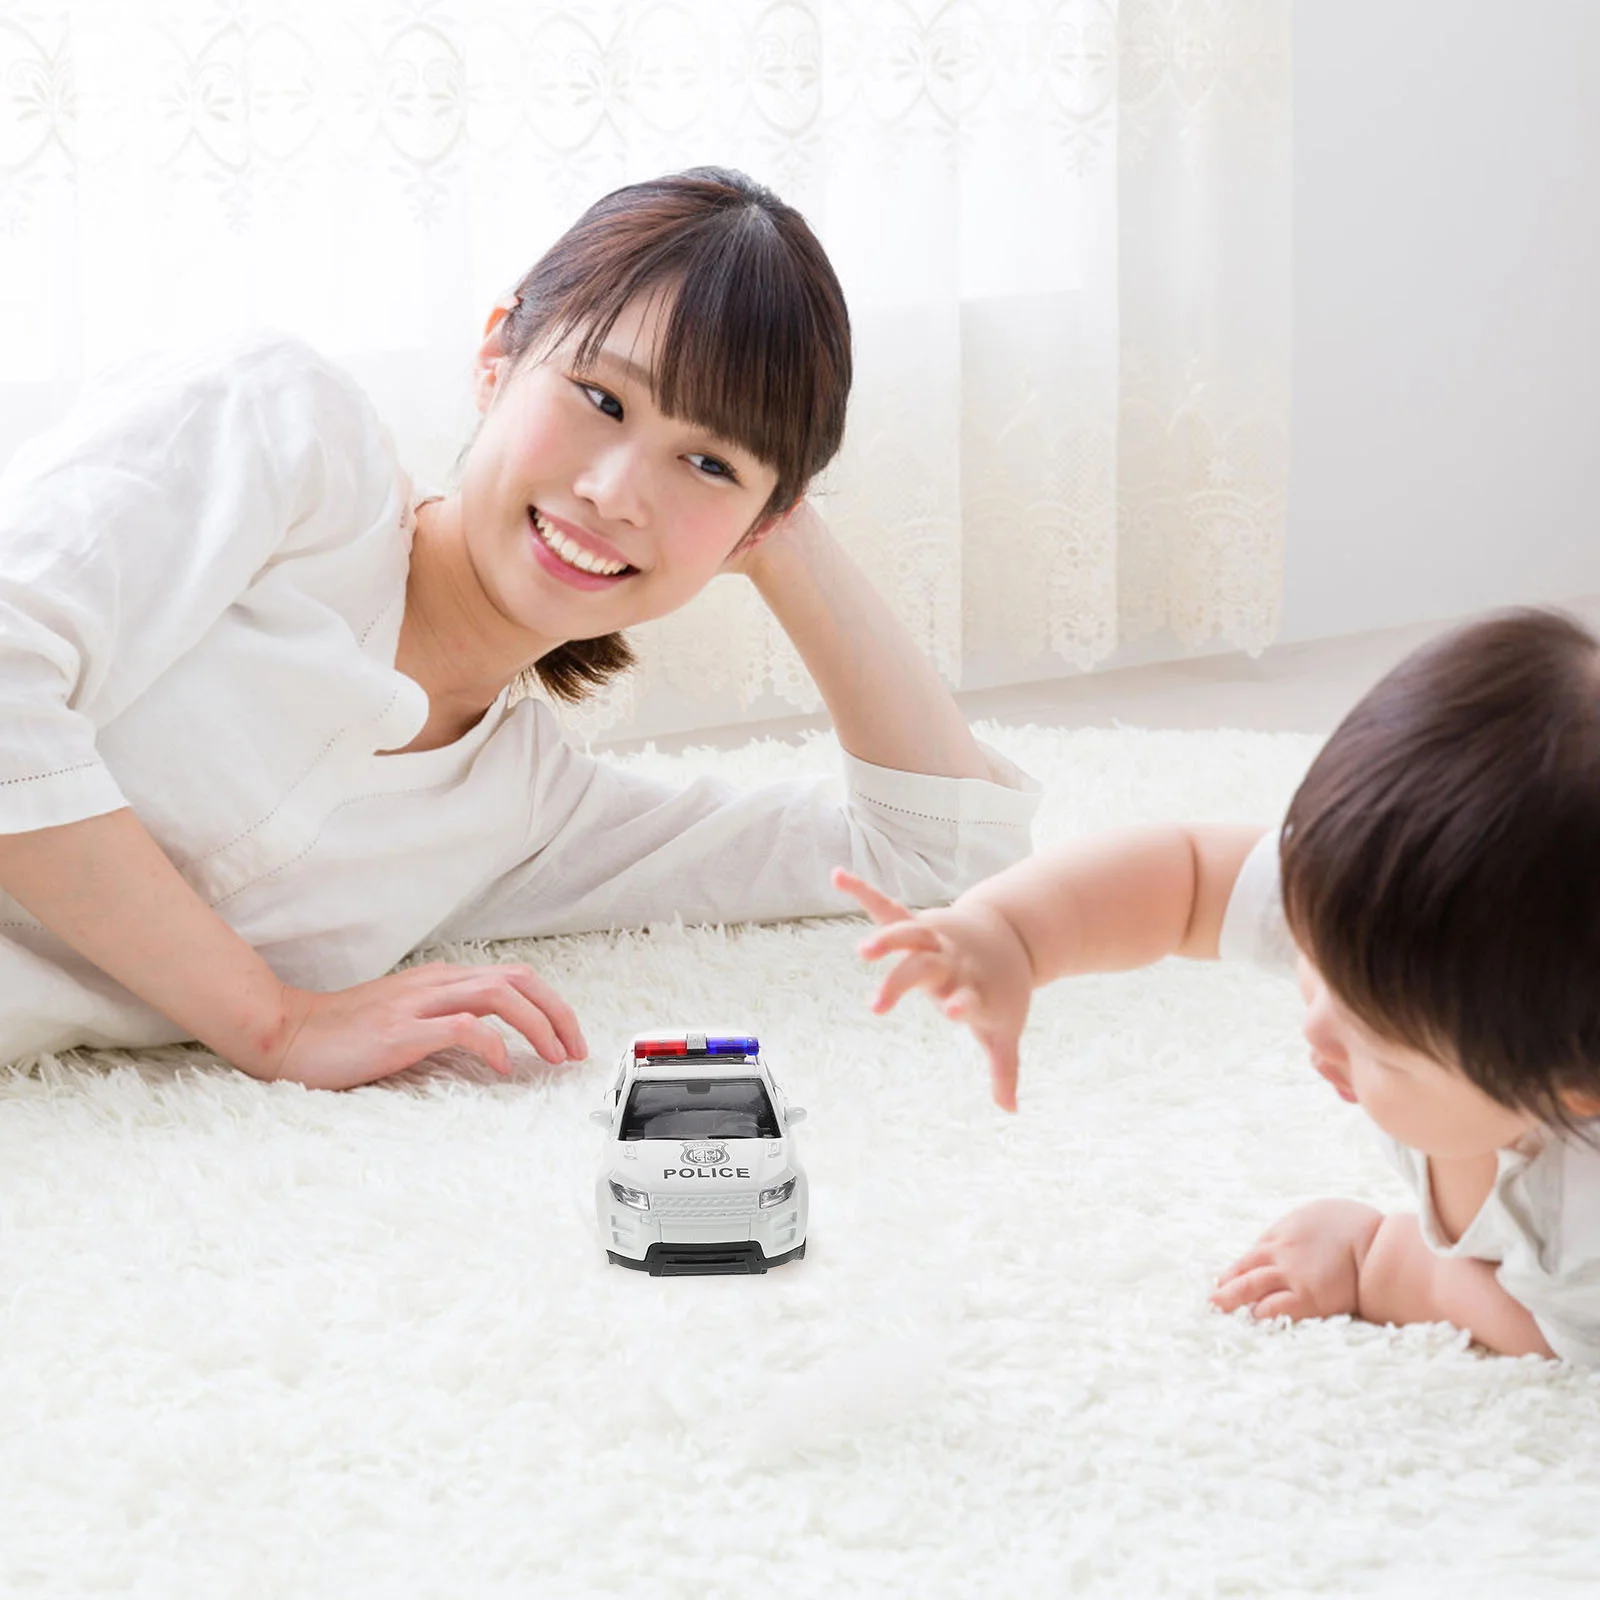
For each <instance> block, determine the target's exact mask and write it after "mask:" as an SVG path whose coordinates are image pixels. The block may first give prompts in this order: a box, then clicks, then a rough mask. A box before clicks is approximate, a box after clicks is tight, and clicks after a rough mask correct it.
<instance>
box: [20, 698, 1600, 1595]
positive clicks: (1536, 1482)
mask: <svg viewBox="0 0 1600 1600" xmlns="http://www.w3.org/2000/svg"><path fill="white" fill-rule="evenodd" d="M984 732H985V736H986V737H988V738H990V739H991V740H992V742H994V743H995V744H996V745H998V746H999V747H1000V748H1002V749H1004V750H1005V751H1006V752H1007V753H1008V754H1010V755H1012V756H1013V757H1014V758H1015V759H1016V760H1018V761H1019V762H1021V763H1022V764H1023V765H1024V766H1025V767H1027V768H1029V769H1030V770H1031V771H1033V772H1034V773H1035V774H1037V775H1038V776H1039V777H1040V778H1041V779H1042V780H1043V781H1044V783H1045V785H1046V788H1047V791H1048V795H1049V798H1048V800H1047V802H1046V806H1045V809H1044V813H1043V817H1042V821H1041V824H1040V827H1039V830H1038V837H1039V841H1040V842H1041V843H1046V842H1049V841H1051V840H1054V839H1057V838H1060V837H1062V836H1063V835H1065V834H1067V833H1069V832H1072V831H1075V830H1081V829H1084V828H1089V827H1100V826H1104V825H1111V824H1117V823H1124V822H1128V821H1133V820H1140V819H1153V818H1160V817H1180V816H1181V817H1206V818H1215V819H1256V820H1261V821H1270V820H1272V819H1274V818H1275V817H1276V815H1277V814H1278V813H1279V811H1280V809H1281V807H1282V805H1283V804H1284V802H1285V800H1286V799H1287V796H1288V795H1289V793H1290V791H1291V789H1292V787H1293V784H1294V782H1295V780H1296V779H1297V777H1298V775H1299V774H1300V772H1301V771H1302V770H1303V769H1304V766H1305V764H1306V762H1307V761H1308V759H1309V758H1310V756H1311V754H1312V752H1313V750H1314V748H1315V741H1314V740H1312V739H1309V738H1301V737H1294V736H1267V735H1257V734H1240V733H1201V734H1195V733H1147V732H1134V731H1127V730H1111V731H1086V732H1075V733H1063V732H1059V731H1052V730H1044V729H1038V728H1023V729H1005V728H988V729H985V730H984ZM717 759H718V758H716V757H714V756H711V755H708V754H706V753H704V752H699V753H694V754H691V755H689V756H686V757H683V758H680V759H676V760H668V759H665V758H659V757H646V758H642V761H643V764H645V765H648V766H650V767H651V768H653V769H655V770H658V771H661V772H664V773H684V774H687V773H690V772H693V771H697V770H700V769H701V768H703V767H705V766H707V765H709V764H711V763H713V762H715V761H716V760H717ZM722 761H723V763H724V766H725V768H726V770H729V771H736V772H739V773H741V774H746V775H748V776H749V777H750V778H751V779H759V778H762V777H768V776H772V777H776V776H780V775H785V774H788V773H790V772H794V771H800V770H815V769H827V768H828V767H829V765H830V763H831V761H832V747H831V745H829V744H827V743H826V742H823V741H815V742H813V743H812V744H810V745H809V746H807V747H806V748H805V749H803V750H793V749H788V748H784V747H782V746H778V745H762V746H755V747H751V748H749V749H747V750H745V751H742V752H740V753H739V754H738V755H736V756H730V757H724V758H722ZM861 926H862V925H861V924H860V923H857V922H845V921H827V922H816V923H809V924H790V925H786V926H780V927H772V928H748V929H747V928H740V929H733V930H727V931H721V930H715V929H711V930H705V929H691V930H688V931H685V930H683V929H681V928H676V927H668V928H663V929H658V930H655V931H653V932H652V933H651V934H650V935H647V936H628V937H618V938H602V937H589V938H579V939H564V940H552V941H544V942H533V943H528V944H522V945H516V946H502V947H496V948H493V949H491V950H488V951H467V950H461V949H457V950H454V951H452V952H450V953H452V954H454V955H456V956H459V957H465V958H478V959H494V958H496V957H510V956H512V955H516V956H518V957H521V958H524V959H529V960H532V961H534V962H536V963H537V964H538V965H539V967H540V968H541V969H542V970H543V971H544V972H545V973H546V974H548V976H549V977H550V978H551V980H552V981H553V982H554V983H555V984H556V985H557V987H558V988H559V989H560V990H561V991H562V992H563V993H564V994H566V995H567V996H568V997H569V998H570V999H571V1000H572V1001H573V1002H574V1003H575V1004H576V1006H577V1008H578V1011H579V1014H580V1016H581V1017H582V1018H583V1021H584V1025H585V1028H586V1030H587V1033H588V1037H589V1040H590V1042H591V1045H592V1046H593V1047H594V1048H595V1051H596V1055H595V1059H594V1061H593V1063H592V1064H591V1065H589V1066H588V1067H586V1068H583V1069H575V1070H568V1071H558V1072H548V1071H541V1070H539V1069H538V1068H537V1067H535V1066H533V1065H531V1064H530V1065H529V1066H528V1068H527V1070H526V1071H525V1072H524V1073H523V1074H522V1075H521V1076H520V1077H519V1079H518V1080H517V1081H515V1082H512V1083H503V1082H499V1081H495V1082H483V1081H477V1080H475V1079H473V1078H472V1077H470V1076H468V1077H463V1076H460V1075H456V1076H451V1075H449V1074H447V1073H440V1074H434V1075H432V1076H429V1075H428V1074H416V1075H414V1076H412V1077H411V1079H410V1080H409V1081H408V1082H405V1083H400V1084H396V1085H393V1086H388V1087H378V1088H372V1089H366V1090H361V1091H357V1092H354V1093H350V1094H344V1095H336V1094H312V1093H306V1092H304V1091H302V1090H299V1089H296V1088H292V1087H284V1086H267V1085H263V1084H259V1083H255V1082H253V1081H252V1080H250V1079H248V1078H245V1077H244V1076H242V1075H240V1074H238V1073H235V1072H232V1071H229V1070H225V1069H220V1068H218V1067H216V1066H215V1065H213V1064H210V1061H209V1058H208V1057H207V1056H205V1055H204V1054H203V1053H201V1052H199V1051H185V1050H181V1049H180V1050H169V1051H156V1052H149V1053H146V1054H143V1055H140V1056H112V1055H103V1056H83V1057H75V1058H68V1059H62V1060H46V1061H43V1062H39V1063H35V1064H33V1066H32V1068H31V1069H23V1070H13V1071H11V1072H9V1073H5V1074H0V1206H3V1211H0V1328H3V1337H0V1452H3V1459H4V1467H3V1492H0V1594H3V1595H4V1596H6V1597H14V1596H32V1595H59V1596H72V1597H75V1600H76V1597H85V1596H98V1595H113V1594H115V1595H125V1594H139V1595H152V1596H159V1597H178V1596H190V1595H194V1596H206V1597H208V1600H215V1597H221V1596H263V1597H266V1596H272V1597H277V1596H286V1597H303V1596H341V1597H342V1596H360V1595H374V1596H382V1597H389V1596H393V1597H405V1600H409V1597H421V1596H439V1597H450V1600H491V1597H501V1596H535V1597H539V1600H562V1597H569V1596H571V1597H579V1600H589V1597H608V1596H627V1597H635V1596H637V1597H642V1600H658V1597H659V1600H669V1597H676V1596H684V1597H690V1596H692V1597H694V1600H721V1597H727V1600H749V1597H753V1596H758V1595H771V1596H784V1597H789V1596H821V1595H829V1596H832V1595H854V1594H861V1595H873V1596H901V1595H905V1596H912V1595H915V1596H918V1597H928V1596H939V1597H942V1596H996V1595H1004V1596H1012V1597H1017V1596H1020V1597H1028V1596H1056V1595H1082V1596H1107V1597H1117V1600H1126V1597H1130V1596H1144V1595H1160V1596H1223V1595H1227V1596H1236V1595H1239V1596H1242V1595H1271V1596H1287V1595H1302V1594H1333V1595H1358V1594H1359V1595H1368V1594H1381V1595H1395V1596H1408V1597H1412V1596H1424V1597H1426V1596H1433V1595H1447V1594H1448V1595H1450V1596H1452V1597H1453V1600H1459V1597H1463V1596H1491V1595H1492V1596H1507V1595H1514V1596H1518V1597H1520V1596H1529V1595H1535V1596H1537V1595H1574V1596H1575V1595H1579V1594H1592V1593H1594V1592H1595V1586H1596V1584H1597V1583H1600V1379H1595V1378H1591V1377H1589V1376H1587V1375H1585V1374H1583V1373H1581V1372H1576V1371H1571V1370H1564V1369H1561V1368H1559V1367H1556V1366H1554V1365H1550V1364H1545V1363H1541V1362H1539V1361H1536V1360H1533V1359H1529V1360H1527V1361H1520V1362H1519V1361H1509V1360H1504V1359H1494V1358H1486V1357H1484V1356H1481V1355H1480V1354H1478V1353H1476V1352H1475V1351H1472V1350H1469V1349H1467V1348H1466V1347H1465V1346H1464V1342H1463V1340H1461V1339H1460V1338H1458V1337H1454V1336H1452V1335H1451V1334H1450V1333H1449V1332H1448V1331H1447V1330H1445V1329H1442V1328H1417V1329H1410V1330H1407V1331H1404V1332H1399V1333H1392V1332H1385V1331H1382V1330H1379V1329H1375V1328H1371V1327H1367V1326H1364V1325H1359V1324H1354V1325H1353V1324H1350V1323H1348V1322H1336V1323H1331V1324H1305V1325H1301V1326H1299V1327H1292V1328H1291V1327H1258V1326H1254V1325H1251V1324H1250V1323H1248V1322H1247V1321H1245V1320H1235V1319H1229V1318H1226V1317H1223V1316H1221V1315H1219V1314H1218V1313H1216V1312H1214V1311H1212V1310H1210V1309H1209V1308H1208V1307H1207V1305H1206V1298H1205V1297H1206V1291H1207V1289H1208V1286H1209V1284H1210V1282H1211V1279H1212V1276H1213V1274H1214V1273H1215V1272H1216V1271H1217V1270H1218V1269H1219V1268H1220V1267H1222V1266H1223V1265H1224V1264H1225V1263H1226V1262H1227V1261H1228V1260H1229V1259H1230V1258H1231V1256H1232V1255H1233V1254H1234V1253H1236V1252H1238V1251H1240V1250H1242V1249H1243V1248H1244V1247H1245V1246H1246V1245H1247V1244H1249V1242H1250V1241H1251V1240H1252V1238H1253V1237H1254V1236H1255V1234H1256V1232H1257V1231H1258V1230H1259V1229H1260V1228H1261V1227H1262V1226H1263V1225H1264V1224H1266V1223H1267V1222H1270V1221H1271V1220H1272V1219H1273V1218H1274V1217H1276V1216H1277V1215H1278V1214H1279V1213H1280V1212H1282V1211H1283V1210H1285V1209H1286V1208H1287V1207H1289V1206H1291V1205H1293V1204H1295V1203H1296V1202H1298V1201H1300V1200H1302V1199H1306V1198H1309V1197H1312V1196H1315V1195H1319V1194H1350V1195H1358V1196H1363V1197H1366V1198H1370V1199H1373V1200H1375V1201H1378V1202H1380V1203H1383V1202H1393V1201H1398V1200H1400V1199H1401V1198H1402V1196H1401V1193H1400V1190H1399V1189H1398V1187H1397V1184H1396V1181H1395V1180H1394V1179H1393V1178H1391V1176H1390V1175H1389V1173H1388V1169H1387V1168H1386V1167H1385V1166H1384V1165H1383V1163H1382V1161H1381V1159H1380V1158H1379V1157H1378V1155H1377V1154H1376V1152H1375V1151H1374V1149H1373V1148H1372V1147H1371V1145H1369V1143H1368V1142H1367V1139H1366V1138H1365V1137H1364V1136H1363V1124H1362V1121H1361V1118H1360V1115H1359V1113H1357V1112H1355V1111H1354V1110H1353V1109H1351V1108H1347V1107H1345V1106H1343V1105H1342V1104H1341V1103H1340V1102H1339V1101H1338V1100H1337V1099H1336V1098H1335V1097H1334V1095H1333V1094H1332V1092H1331V1091H1330V1090H1329V1089H1328V1088H1327V1086H1326V1085H1325V1084H1324V1083H1323V1082H1322V1081H1321V1080H1320V1079H1319V1078H1318V1077H1317V1076H1316V1075H1315V1074H1314V1073H1313V1072H1312V1071H1311V1070H1310V1068H1309V1066H1307V1065H1306V1062H1305V1053H1304V1050H1303V1048H1302V1045H1301V1043H1300V1041H1299V1039H1298V1034H1297V1017H1296V1010H1297V1001H1296V997H1295V996H1294V994H1293V993H1292V991H1291V990H1290V988H1289V986H1287V985H1282V984H1278V983H1275V982H1274V981H1272V980H1270V979H1267V978H1264V977H1261V976H1258V975H1256V974H1253V973H1250V972H1243V971H1228V970H1222V969H1219V968H1216V967H1210V966H1199V965H1190V964H1183V963H1178V962H1172V963H1168V964H1166V965H1164V966H1162V967H1160V968H1158V969H1155V970H1152V971H1149V972H1145V973H1139V974H1134V975H1130V976H1118V977H1105V978H1093V979H1085V980H1080V981H1078V982H1076V983H1073V984H1066V985H1059V986H1057V987H1056V988H1055V989H1053V990H1051V991H1049V992H1047V993H1045V994H1043V995H1041V996H1040V997H1039V999H1038V1002H1037V1004H1036V1008H1035V1011H1034V1016H1033V1021H1032V1025H1031V1028H1030V1031H1029V1034H1028V1036H1027V1039H1026V1041H1025V1052H1024V1067H1023V1080H1022V1110H1021V1113H1020V1115H1019V1116H1018V1117H1016V1118H1015V1119H1014V1120H1012V1119H1008V1118H1006V1117H1005V1116H1003V1115H1002V1114H1001V1113H999V1112H997V1111H995V1110H993V1109H992V1108H991V1106H990V1105H989V1102H988V1097H987V1079H986V1075H985V1073H984V1072H983V1070H982V1068H981V1066H980V1063H979V1058H978V1053H977V1051H976V1048H975V1047H974V1046H973V1045H972V1044H971V1042H970V1040H969V1039H968V1037H967V1036H966V1035H965V1034H964V1033H963V1032H961V1031H959V1030H957V1029H956V1028H954V1027H953V1026H952V1025H950V1024H949V1023H947V1022H945V1021H944V1020H942V1019H941V1018H939V1017H938V1016H937V1015H936V1014H935V1013H934V1011H933V1009H932V1008H931V1007H930V1006H928V1005H927V1004H926V1003H925V1002H924V1001H923V1000H922V999H921V998H920V997H916V998H914V1000H913V1001H912V1002H911V1003H908V1004H903V1005H902V1007H901V1008H900V1009H899V1010H898V1011H897V1012H895V1013H894V1014H893V1015H892V1016H890V1017H889V1018H888V1019H885V1020H875V1019H873V1018H872V1017H871V1016H870V1015H869V1014H868V1012H867V999H868V996H869V994H870V992H871V988H872V983H873V978H872V976H871V974H870V972H869V970H868V969H867V968H865V967H864V966H863V965H862V964H861V963H860V962H859V961H858V959H857V958H856V956H855V954H854V945H855V942H856V939H857V937H858V936H859V934H860V932H861ZM702 1019H704V1020H710V1021H716V1022H721V1021H727V1022H730V1023H731V1022H738V1023H739V1024H741V1025H748V1027H749V1028H750V1029H751V1030H752V1031H756V1032H758V1033H759V1034H760V1035H761V1037H762V1039H763V1041H764V1042H765V1043H766V1045H767V1047H768V1050H769V1053H770V1055H771V1057H772V1059H773V1061H774V1063H775V1066H776V1068H777V1070H778V1072H779V1074H780V1077H781V1078H782V1080H783V1081H784V1083H785V1085H786V1086H787V1087H788V1088H789V1090H790V1091H791V1094H792V1097H793V1099H794V1100H795V1101H796V1102H797V1103H799V1104H803V1105H805V1106H806V1107H808V1109H809V1111H810V1113H811V1116H810V1121H809V1122H808V1124H807V1125H806V1127H805V1128H804V1129H802V1131H801V1138H802V1140H803V1146H802V1148H803V1149H804V1151H805V1159H806V1161H807V1164H808V1167H809V1170H810V1173H811V1178H812V1193H813V1210H812V1224H811V1245H810V1250H809V1254H808V1257H807V1259H806V1260H805V1261H804V1262H803V1263H798V1264H795V1265H792V1266H788V1267H785V1268H782V1269H780V1270H777V1271H774V1272H772V1273H770V1274H769V1275H768V1276H766V1277H764V1278H676V1279H673V1278H662V1279H655V1278H650V1277H647V1276H644V1275H642V1274H636V1273H632V1272H627V1271H624V1270H622V1269H620V1268H617V1267H613V1266H609V1265H608V1264H607V1262H606V1259H605V1256H604V1254H603V1252H602V1250H601V1247H600V1245H599V1243H598V1241H597V1237H596V1231H595V1224H594V1218H593V1212H592V1202H591V1183H592V1179H593V1171H594V1163H595V1160H596V1156H597V1151H598V1143H599V1139H600V1134H599V1131H598V1130H597V1129H596V1128H594V1127H593V1126H592V1125H591V1124H590V1123H589V1122H588V1120H587V1113H588V1112H589V1110H590V1109H591V1108H592V1107H594V1106H595V1105H596V1104H597V1103H598V1101H599V1098H600V1095H601V1092H602V1083H603V1080H604V1079H605V1078H606V1076H607V1074H608V1073H609V1071H610V1070H611V1067H612V1064H613V1063H614V1061H615V1059H616V1056H617V1054H618V1052H619V1050H620V1049H621V1047H622V1045H623V1043H624V1042H625V1041H626V1038H627V1036H628V1035H629V1034H630V1033H631V1032H633V1031H634V1030H636V1029H642V1028H647V1027H652V1026H655V1025H658V1024H679V1023H681V1022H684V1021H688V1022H694V1021H697V1020H702Z"/></svg>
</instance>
